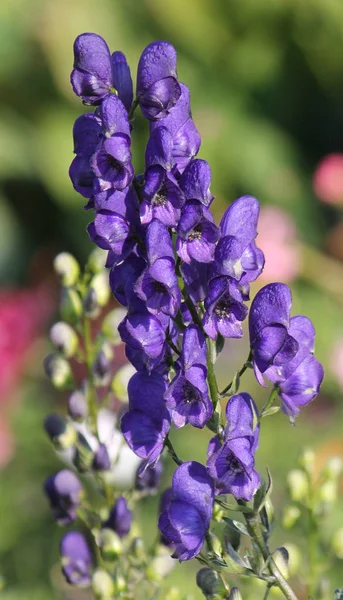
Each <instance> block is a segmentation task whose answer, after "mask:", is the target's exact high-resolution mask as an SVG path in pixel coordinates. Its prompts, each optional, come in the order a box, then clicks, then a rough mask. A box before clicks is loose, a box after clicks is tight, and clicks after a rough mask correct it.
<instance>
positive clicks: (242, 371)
mask: <svg viewBox="0 0 343 600" xmlns="http://www.w3.org/2000/svg"><path fill="white" fill-rule="evenodd" d="M251 359H252V352H251V351H250V353H249V356H248V358H247V360H246V362H245V363H244V365H243V367H242V368H241V369H240V370H239V371H238V376H239V377H242V375H243V374H244V373H245V371H246V370H247V369H250V366H251ZM233 381H234V380H232V381H231V382H230V383H229V385H227V386H226V388H224V389H223V391H222V392H220V397H221V398H223V397H224V396H225V395H226V394H227V393H228V392H229V391H230V390H231V388H232V386H233Z"/></svg>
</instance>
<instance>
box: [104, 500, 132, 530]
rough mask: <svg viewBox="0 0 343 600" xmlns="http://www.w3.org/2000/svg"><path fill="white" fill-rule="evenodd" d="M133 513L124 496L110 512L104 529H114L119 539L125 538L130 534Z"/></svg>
mask: <svg viewBox="0 0 343 600" xmlns="http://www.w3.org/2000/svg"><path fill="white" fill-rule="evenodd" d="M131 521H132V512H131V510H129V507H128V505H127V502H126V500H125V498H123V496H120V497H119V498H117V500H116V501H115V503H114V506H113V507H112V508H111V510H110V514H109V517H108V519H107V521H105V522H104V523H103V524H102V527H103V528H105V527H106V528H107V529H112V530H113V531H115V532H116V533H117V534H118V535H119V537H121V538H123V537H124V536H125V535H128V533H130V529H131Z"/></svg>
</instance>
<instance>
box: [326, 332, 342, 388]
mask: <svg viewBox="0 0 343 600" xmlns="http://www.w3.org/2000/svg"><path fill="white" fill-rule="evenodd" d="M329 365H330V370H331V373H332V374H333V375H334V376H335V378H336V381H337V383H338V385H339V387H340V389H341V390H342V392H343V334H342V336H341V337H340V338H339V339H338V340H337V341H336V344H335V345H334V347H333V349H332V352H331V357H330V362H329Z"/></svg>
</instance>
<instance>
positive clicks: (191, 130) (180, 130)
mask: <svg viewBox="0 0 343 600" xmlns="http://www.w3.org/2000/svg"><path fill="white" fill-rule="evenodd" d="M180 87H181V96H180V98H179V99H178V101H177V102H176V104H175V106H174V108H173V109H172V110H171V111H170V113H169V114H168V115H167V116H166V117H164V118H163V119H160V120H159V121H151V122H150V131H151V133H152V132H153V131H154V130H155V129H156V128H158V127H165V128H166V129H168V131H169V132H170V134H171V137H172V140H173V146H172V151H171V153H172V158H173V162H174V165H175V167H176V169H177V171H178V172H179V173H183V171H184V170H185V168H186V167H187V165H188V164H189V162H190V161H191V160H192V158H194V156H196V155H197V154H198V152H199V148H200V144H201V137H200V134H199V132H198V130H197V128H196V126H195V124H194V122H193V120H192V113H191V109H190V96H189V89H188V87H187V86H186V85H184V84H183V83H180Z"/></svg>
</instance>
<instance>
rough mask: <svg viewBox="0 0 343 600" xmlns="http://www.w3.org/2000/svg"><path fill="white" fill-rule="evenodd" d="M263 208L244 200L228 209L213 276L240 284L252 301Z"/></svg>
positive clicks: (260, 262)
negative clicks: (224, 276)
mask: <svg viewBox="0 0 343 600" xmlns="http://www.w3.org/2000/svg"><path fill="white" fill-rule="evenodd" d="M259 210H260V206H259V203H258V201H257V200H256V198H253V197H252V196H242V197H241V198H238V200H236V201H235V202H233V203H232V204H231V206H229V208H228V209H227V210H226V211H225V213H224V215H223V218H222V220H221V222H220V229H221V235H222V237H221V239H220V240H219V242H218V245H217V248H216V253H215V263H214V266H213V276H214V277H218V276H220V275H226V276H228V277H231V278H232V279H235V280H236V281H237V282H239V286H240V288H241V289H242V292H243V293H244V298H245V299H247V300H248V299H249V283H251V282H252V281H255V279H257V277H258V276H259V275H260V273H261V272H262V269H263V265H264V256H263V252H262V251H261V250H260V249H259V248H257V246H256V243H255V238H256V236H257V221H258V215H259Z"/></svg>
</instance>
